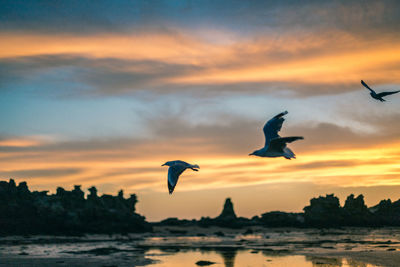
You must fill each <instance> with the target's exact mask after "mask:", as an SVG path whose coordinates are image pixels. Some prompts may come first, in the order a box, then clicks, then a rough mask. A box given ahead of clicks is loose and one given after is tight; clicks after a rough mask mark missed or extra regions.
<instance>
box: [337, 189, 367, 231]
mask: <svg viewBox="0 0 400 267" xmlns="http://www.w3.org/2000/svg"><path fill="white" fill-rule="evenodd" d="M343 215H344V217H343V220H344V222H343V223H344V225H346V226H368V225H371V224H374V223H373V217H372V213H371V212H370V211H369V210H368V208H367V206H366V205H365V203H364V196H363V195H359V196H358V197H356V198H354V195H353V194H351V195H350V196H348V197H347V199H346V202H345V204H344V206H343Z"/></svg>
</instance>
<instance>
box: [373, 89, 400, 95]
mask: <svg viewBox="0 0 400 267" xmlns="http://www.w3.org/2000/svg"><path fill="white" fill-rule="evenodd" d="M398 92H400V90H399V91H391V92H382V93H379V94H378V96H379V97H383V96H387V95H393V94H397V93H398Z"/></svg>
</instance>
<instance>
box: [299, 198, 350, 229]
mask: <svg viewBox="0 0 400 267" xmlns="http://www.w3.org/2000/svg"><path fill="white" fill-rule="evenodd" d="M303 210H304V219H305V222H306V224H308V225H310V226H317V227H321V226H335V225H342V221H343V214H342V209H341V207H340V203H339V199H338V198H337V197H335V196H334V195H333V194H330V195H326V196H325V197H322V196H320V197H318V198H313V199H311V200H310V205H309V206H307V207H305V208H304V209H303Z"/></svg>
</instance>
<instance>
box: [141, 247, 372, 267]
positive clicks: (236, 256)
mask: <svg viewBox="0 0 400 267" xmlns="http://www.w3.org/2000/svg"><path fill="white" fill-rule="evenodd" d="M147 256H149V257H151V258H153V259H156V260H159V262H158V263H155V264H150V265H148V266H154V267H187V266H197V265H196V262H198V261H209V262H214V264H212V265H209V266H216V267H217V266H220V267H222V266H223V267H247V266H249V267H257V266H260V267H261V266H262V267H263V266H265V267H289V266H291V267H292V266H297V267H313V266H322V267H323V266H325V267H327V266H329V267H339V266H340V267H375V266H376V265H372V264H366V263H362V262H356V261H351V260H347V259H342V258H323V257H306V256H298V255H285V256H277V255H275V256H273V255H265V254H263V253H260V252H257V253H254V251H250V250H243V251H201V250H192V251H179V252H175V253H165V252H163V251H160V250H150V251H149V252H148V253H147Z"/></svg>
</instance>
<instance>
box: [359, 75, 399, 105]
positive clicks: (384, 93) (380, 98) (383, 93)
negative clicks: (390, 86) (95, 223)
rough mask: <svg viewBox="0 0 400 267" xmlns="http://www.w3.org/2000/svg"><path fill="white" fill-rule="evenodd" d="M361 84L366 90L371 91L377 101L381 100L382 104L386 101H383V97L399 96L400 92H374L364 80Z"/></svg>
mask: <svg viewBox="0 0 400 267" xmlns="http://www.w3.org/2000/svg"><path fill="white" fill-rule="evenodd" d="M361 84H362V85H364V86H365V88H367V89H368V90H370V91H371V93H370V95H371V96H372V97H373V98H375V99H376V100H379V101H381V102H384V101H386V100H385V99H383V98H382V97H384V96H387V95H393V94H397V93H399V92H400V90H398V91H391V92H382V93H378V94H377V93H376V92H375V91H374V90H372V89H371V88H370V87H369V86H368V85H367V84H366V83H365V82H364V81H363V80H361Z"/></svg>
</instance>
